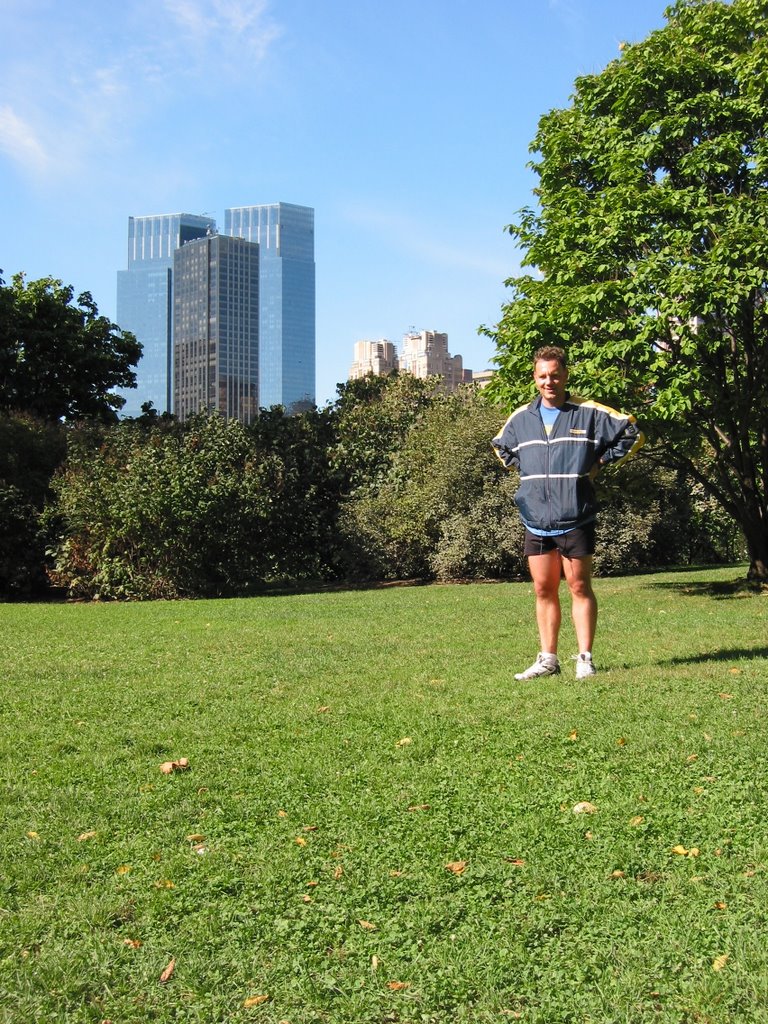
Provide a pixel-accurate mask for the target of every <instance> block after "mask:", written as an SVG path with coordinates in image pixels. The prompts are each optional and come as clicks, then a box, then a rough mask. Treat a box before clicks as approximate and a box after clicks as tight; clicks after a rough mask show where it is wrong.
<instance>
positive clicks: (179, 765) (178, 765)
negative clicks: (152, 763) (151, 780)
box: [159, 757, 191, 775]
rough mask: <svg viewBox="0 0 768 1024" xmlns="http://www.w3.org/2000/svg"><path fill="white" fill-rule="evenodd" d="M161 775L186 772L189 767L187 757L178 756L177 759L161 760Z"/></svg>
mask: <svg viewBox="0 0 768 1024" xmlns="http://www.w3.org/2000/svg"><path fill="white" fill-rule="evenodd" d="M159 767H160V771H161V772H162V773H163V775H172V774H173V773H174V772H186V771H188V770H189V769H190V767H191V765H190V763H189V758H187V757H180V758H179V759H178V761H163V763H162V764H161V765H160V766H159Z"/></svg>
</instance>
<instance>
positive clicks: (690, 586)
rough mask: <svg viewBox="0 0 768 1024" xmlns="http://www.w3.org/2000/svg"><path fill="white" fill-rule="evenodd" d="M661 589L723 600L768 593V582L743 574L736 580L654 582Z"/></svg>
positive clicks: (689, 595) (653, 585) (653, 584)
mask: <svg viewBox="0 0 768 1024" xmlns="http://www.w3.org/2000/svg"><path fill="white" fill-rule="evenodd" d="M651 586H652V587H657V588H658V589H659V590H674V591H675V593H677V594H682V595H683V596H687V597H713V598H715V599H716V600H719V601H722V600H725V599H727V598H733V597H751V596H753V595H755V594H768V583H763V582H761V581H760V580H748V579H747V578H746V577H744V576H742V577H740V578H739V579H735V580H696V581H693V582H691V581H690V580H689V581H688V582H686V583H676V582H674V581H672V580H667V581H665V582H663V583H652V584H651Z"/></svg>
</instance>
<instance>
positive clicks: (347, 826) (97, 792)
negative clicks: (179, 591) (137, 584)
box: [0, 568, 768, 1024]
mask: <svg viewBox="0 0 768 1024" xmlns="http://www.w3.org/2000/svg"><path fill="white" fill-rule="evenodd" d="M740 572H743V570H740V569H736V568H730V569H717V570H707V571H701V572H684V573H666V574H660V575H648V576H640V577H634V578H627V579H611V580H598V581H597V590H598V596H599V600H600V602H601V610H600V627H599V634H598V642H597V644H596V648H595V660H596V662H597V664H598V666H599V668H600V670H601V671H600V673H599V675H597V676H596V677H595V678H594V679H591V680H585V681H581V682H576V681H575V679H574V678H573V670H572V665H571V663H570V662H567V663H566V664H564V671H563V675H562V676H560V677H550V678H547V679H544V680H542V681H539V682H526V683H516V682H514V680H513V673H514V672H515V671H519V670H520V669H521V668H524V667H525V666H526V665H528V664H529V663H530V661H531V660H532V659H533V656H534V655H535V653H536V648H537V643H536V638H535V631H534V627H533V608H532V594H531V588H530V585H528V584H525V583H512V584H495V585H469V586H431V587H414V588H391V589H381V590H370V591H352V592H338V593H319V594H301V595H292V596H274V597H261V598H256V599H251V600H231V601H200V602H176V603H153V604H133V605H128V604H109V605H99V604H93V605H86V604H74V605H65V604H54V605H38V606H33V605H18V606H14V605H6V606H2V607H0V624H1V627H2V639H3V647H4V655H5V656H4V672H3V676H4V679H3V681H2V683H0V716H1V717H0V722H1V723H2V733H1V738H0V743H1V746H0V783H1V784H2V804H1V806H0V816H1V817H0V823H1V828H0V1021H2V1022H4V1024H5V1022H25V1024H26V1022H54V1021H67V1022H77V1024H80V1022H86V1021H87V1022H104V1021H110V1022H112V1024H141V1022H148V1021H158V1022H170V1021H174V1022H187V1021H191V1022H201V1024H214V1022H224V1021H227V1022H234V1024H240V1022H251V1021H253V1022H257V1024H279V1022H289V1024H303V1022H310V1021H326V1022H338V1024H355V1022H361V1024H362V1022H366V1024H406V1022H413V1024H430V1022H454V1021H456V1022H461V1021H478V1022H486V1021H499V1022H503V1021H510V1020H522V1021H526V1022H538V1024H558V1022H577V1021H578V1022H609V1021H610V1022H619V1021H626V1022H645V1021H649V1022H650V1021H654V1022H656V1021H659V1022H661V1021H663V1022H672V1021H675V1022H681V1024H682V1022H686V1024H687V1022H691V1024H692V1022H728V1024H730V1022H738V1021H744V1022H761V1021H768V928H767V926H768V870H767V869H768V799H767V796H768V765H767V764H766V752H767V750H768V743H767V742H766V713H767V711H768V698H767V696H766V694H767V693H768V596H766V595H765V594H764V593H763V594H759V593H750V592H748V591H734V592H732V591H731V590H730V589H729V588H728V586H727V585H726V584H727V582H728V581H730V580H733V579H735V578H736V577H737V576H738V574H739V573H740ZM564 632H565V635H564V638H563V641H564V642H563V649H562V651H561V655H562V656H565V657H564V660H566V661H567V655H568V654H570V653H572V648H573V642H572V638H573V634H572V631H571V629H570V624H568V626H567V627H566V629H565V631H564ZM573 653H575V652H573ZM180 758H188V760H189V765H190V767H189V769H188V770H187V771H176V772H173V773H171V774H163V773H162V772H161V771H160V768H159V766H160V764H161V763H163V762H167V761H178V759H180ZM583 802H588V803H589V804H591V805H592V806H593V807H594V808H595V809H594V810H593V811H592V812H591V813H589V812H587V813H574V810H573V809H574V807H575V806H576V805H577V804H579V803H583ZM676 849H677V851H678V852H675V850H676ZM170 965H172V966H173V970H172V973H170V975H169V976H167V977H166V979H165V980H162V978H163V976H164V972H165V973H166V975H168V971H167V969H168V968H169V966H170Z"/></svg>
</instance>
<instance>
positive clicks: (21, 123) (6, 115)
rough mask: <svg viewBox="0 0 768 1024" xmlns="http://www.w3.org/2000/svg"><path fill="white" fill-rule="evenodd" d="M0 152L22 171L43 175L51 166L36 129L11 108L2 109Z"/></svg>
mask: <svg viewBox="0 0 768 1024" xmlns="http://www.w3.org/2000/svg"><path fill="white" fill-rule="evenodd" d="M0 150H2V151H3V152H4V153H5V154H6V155H7V156H9V157H10V158H11V160H13V161H14V163H16V164H18V165H19V166H20V167H21V168H22V170H25V171H30V172H32V173H34V174H41V173H43V172H44V171H46V170H47V169H48V167H49V166H50V164H51V159H50V156H49V154H48V153H47V152H46V149H45V147H44V146H43V144H42V143H41V141H40V140H39V139H38V137H37V135H36V134H35V131H34V129H33V128H32V126H31V125H30V124H28V123H27V122H26V121H25V120H24V119H23V118H21V117H19V115H18V114H16V113H15V111H14V110H13V109H12V108H11V107H9V106H4V107H0Z"/></svg>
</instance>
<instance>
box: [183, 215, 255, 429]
mask: <svg viewBox="0 0 768 1024" xmlns="http://www.w3.org/2000/svg"><path fill="white" fill-rule="evenodd" d="M173 279H174V287H173V293H174V294H173V382H174V384H173V396H174V397H173V404H174V411H175V413H176V416H177V417H178V418H179V419H180V420H182V421H183V420H185V419H187V418H189V416H192V415H194V414H195V413H198V412H200V411H201V410H206V411H209V412H218V413H220V414H221V415H222V416H224V417H225V418H227V419H238V420H240V421H241V422H243V423H251V422H252V421H253V420H254V419H255V418H256V417H257V415H258V411H259V404H260V403H259V246H258V245H255V244H253V243H251V242H247V241H245V240H244V239H242V238H231V237H229V236H227V235H209V236H206V237H205V238H200V239H197V240H195V241H190V242H187V243H186V245H183V246H182V247H181V248H180V249H177V251H176V252H175V254H174V264H173Z"/></svg>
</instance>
